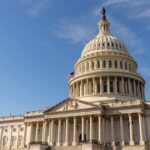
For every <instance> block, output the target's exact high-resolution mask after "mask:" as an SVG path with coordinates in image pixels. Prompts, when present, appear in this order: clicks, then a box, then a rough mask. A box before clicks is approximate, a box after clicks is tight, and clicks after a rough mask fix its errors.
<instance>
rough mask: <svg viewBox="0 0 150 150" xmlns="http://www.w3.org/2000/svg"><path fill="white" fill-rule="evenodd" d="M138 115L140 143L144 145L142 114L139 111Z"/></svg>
mask: <svg viewBox="0 0 150 150" xmlns="http://www.w3.org/2000/svg"><path fill="white" fill-rule="evenodd" d="M138 117H139V132H140V145H144V138H143V121H142V114H141V113H139V114H138Z"/></svg>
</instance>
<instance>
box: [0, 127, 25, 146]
mask: <svg viewBox="0 0 150 150" xmlns="http://www.w3.org/2000/svg"><path fill="white" fill-rule="evenodd" d="M21 128H22V127H20V126H18V127H17V132H16V134H15V136H14V135H13V129H14V126H9V127H7V130H8V129H9V132H8V134H6V133H5V132H6V131H5V130H6V127H0V148H6V147H7V148H9V149H11V148H13V147H15V148H23V147H24V146H25V137H26V134H27V126H26V124H25V126H24V130H23V133H22V134H21V132H22V131H21V130H20V129H21ZM20 134H21V135H20ZM4 138H5V139H4ZM13 138H15V139H13ZM13 140H15V141H13ZM5 142H6V143H5ZM13 142H14V143H13ZM13 144H14V145H13Z"/></svg>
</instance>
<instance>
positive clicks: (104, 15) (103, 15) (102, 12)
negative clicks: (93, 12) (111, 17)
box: [101, 7, 107, 21]
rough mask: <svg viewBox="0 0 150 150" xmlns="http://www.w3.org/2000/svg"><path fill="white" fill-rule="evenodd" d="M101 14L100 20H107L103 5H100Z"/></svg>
mask: <svg viewBox="0 0 150 150" xmlns="http://www.w3.org/2000/svg"><path fill="white" fill-rule="evenodd" d="M101 15H102V20H103V21H106V20H107V19H106V10H105V8H104V7H102V10H101Z"/></svg>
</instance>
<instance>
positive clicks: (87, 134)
mask: <svg viewBox="0 0 150 150" xmlns="http://www.w3.org/2000/svg"><path fill="white" fill-rule="evenodd" d="M85 128H86V129H85V130H86V140H88V139H89V119H86V125H85Z"/></svg>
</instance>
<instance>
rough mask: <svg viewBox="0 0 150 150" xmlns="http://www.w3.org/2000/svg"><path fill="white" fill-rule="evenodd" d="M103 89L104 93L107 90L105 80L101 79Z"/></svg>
mask: <svg viewBox="0 0 150 150" xmlns="http://www.w3.org/2000/svg"><path fill="white" fill-rule="evenodd" d="M103 89H104V93H106V92H107V82H106V81H103Z"/></svg>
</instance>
